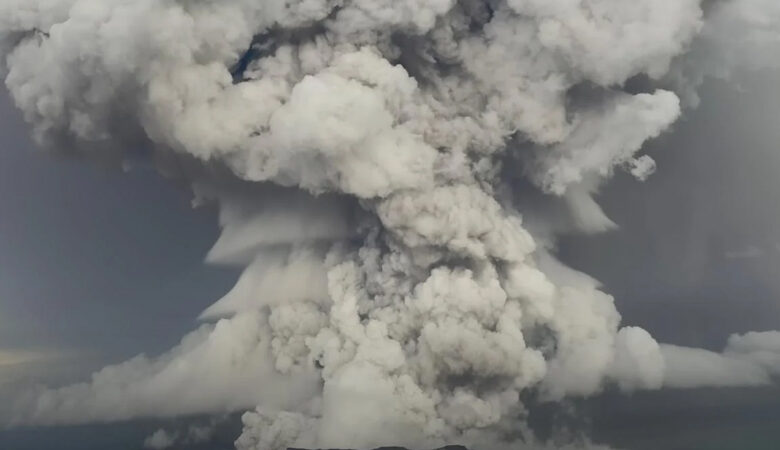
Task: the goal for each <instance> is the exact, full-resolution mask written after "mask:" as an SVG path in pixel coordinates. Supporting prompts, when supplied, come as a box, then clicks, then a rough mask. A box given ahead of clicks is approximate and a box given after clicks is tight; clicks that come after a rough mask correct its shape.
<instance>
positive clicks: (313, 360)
mask: <svg viewBox="0 0 780 450" xmlns="http://www.w3.org/2000/svg"><path fill="white" fill-rule="evenodd" d="M779 18H780V7H779V6H778V3H777V2H775V1H774V0H737V1H733V2H729V1H709V2H708V1H705V0H641V1H640V0H634V1H626V0H190V1H185V0H1V1H0V51H2V52H3V54H4V55H5V59H4V62H5V67H4V70H5V72H4V75H5V82H6V86H7V87H8V89H9V91H10V93H11V95H12V97H13V99H14V101H15V103H16V105H17V106H18V107H19V109H21V110H22V111H23V113H24V116H25V118H26V120H27V121H28V122H29V123H30V124H31V125H32V127H33V130H34V133H35V137H36V138H37V139H38V141H39V142H40V143H41V145H43V146H45V147H47V148H50V149H51V150H52V151H54V152H64V153H66V154H74V155H78V156H81V157H84V158H88V159H95V160H100V161H107V162H109V163H112V162H113V163H119V164H123V163H124V164H128V165H132V164H134V163H138V161H153V162H154V163H155V164H156V165H157V167H158V168H159V170H160V171H161V172H162V173H163V174H165V175H166V176H170V177H173V178H177V179H183V180H186V181H187V182H188V183H190V184H191V185H192V188H193V192H194V196H195V200H196V203H201V202H213V203H216V204H217V205H218V206H219V210H220V223H221V225H222V230H223V232H222V235H221V236H220V237H219V240H218V241H217V243H216V245H215V246H214V248H213V249H212V251H211V253H210V254H209V256H208V259H209V261H210V262H212V263H216V264H231V265H239V266H241V267H244V272H243V274H242V275H241V276H240V279H239V280H238V282H237V284H236V286H235V288H234V289H233V290H231V291H230V292H229V293H228V294H227V295H226V296H225V297H223V298H222V299H220V300H219V301H218V302H216V303H215V304H214V305H213V306H211V307H210V308H208V309H207V310H206V311H204V312H203V314H202V316H201V317H202V319H203V320H204V324H203V325H202V327H201V328H200V329H199V330H197V331H195V332H193V333H191V334H189V335H187V336H186V337H185V338H183V340H182V342H181V344H180V345H179V346H177V347H176V348H174V349H173V350H171V351H170V352H168V353H166V354H164V355H161V356H159V357H157V358H147V357H144V356H139V357H137V358H134V359H132V360H130V361H127V362H125V363H122V364H119V365H116V366H110V367H107V368H105V369H103V370H101V371H99V372H97V373H95V374H94V375H93V377H92V379H91V380H90V381H88V382H85V383H81V384H76V385H71V386H65V387H62V388H56V389H44V390H40V391H36V392H31V393H29V394H27V395H24V396H22V397H20V398H19V399H18V402H17V406H16V407H15V409H14V415H13V417H10V418H9V420H10V421H11V422H12V423H16V424H18V423H37V424H53V423H73V422H87V421H112V420H124V419H130V418H135V417H145V416H153V417H170V416H175V415H182V414H195V413H219V412H225V411H241V410H249V409H251V410H252V412H249V413H246V414H245V415H244V418H243V420H244V432H243V434H242V435H241V437H240V438H239V439H238V440H237V442H236V445H237V447H238V448H239V449H242V450H249V449H258V450H275V449H283V448H286V447H288V446H290V447H337V446H342V447H354V448H359V447H369V446H378V445H388V444H396V445H407V446H411V447H427V448H433V447H436V446H440V445H444V444H448V443H463V444H467V445H470V446H473V448H475V449H479V448H490V449H494V448H503V447H502V446H505V447H506V448H517V447H518V445H527V446H529V447H531V446H534V445H543V444H542V443H538V442H536V439H535V438H534V436H533V433H532V432H530V431H529V430H528V428H527V427H526V426H525V425H524V418H525V417H526V415H527V410H526V407H525V406H524V402H523V399H524V398H525V396H526V395H527V394H528V393H533V395H535V396H538V398H540V399H542V400H544V401H555V400H559V399H563V398H566V397H571V396H588V395H592V394H595V393H598V392H599V391H601V390H602V389H603V388H604V387H605V386H608V385H610V384H613V385H616V386H618V387H619V388H620V389H622V390H633V389H656V388H661V387H662V386H671V387H691V386H702V385H715V386H719V385H753V384H763V383H768V382H769V381H770V378H771V376H772V375H773V374H774V373H775V372H777V371H778V370H779V369H780V345H779V344H780V334H777V333H752V334H748V335H745V336H734V337H732V339H731V340H730V341H729V346H728V348H727V349H726V350H725V351H724V352H723V353H713V352H708V351H705V350H701V349H692V348H682V347H673V346H664V345H659V344H658V343H657V342H656V341H655V340H654V339H653V338H652V337H651V336H650V335H649V334H648V333H647V332H646V331H644V330H642V329H640V328H636V327H628V328H621V327H620V315H619V314H618V312H617V311H616V309H615V307H614V305H613V299H612V297H611V296H609V295H608V294H606V293H605V292H602V291H601V290H600V289H599V286H598V283H597V282H595V281H594V280H592V279H591V278H589V277H588V276H587V275H584V274H581V273H578V272H576V271H574V270H572V269H569V268H567V267H566V266H564V265H563V264H562V263H560V262H558V261H557V260H556V259H555V257H554V251H553V250H554V243H555V237H556V235H559V234H560V233H572V232H585V233H593V232H598V231H603V230H606V229H609V228H611V227H613V226H614V224H613V223H612V222H611V221H610V220H609V218H607V217H606V216H605V214H604V213H603V212H602V211H601V209H600V208H599V206H598V204H597V203H596V202H595V201H594V199H593V197H592V195H593V194H594V193H595V192H596V191H597V190H598V188H599V187H600V185H601V184H602V183H603V182H604V181H605V180H606V179H608V178H609V177H610V176H611V175H612V174H613V173H614V172H615V171H620V170H625V171H628V172H630V173H631V174H633V175H634V176H635V177H636V178H638V179H640V180H643V179H645V178H646V177H648V176H650V175H651V173H652V172H653V170H654V169H655V163H654V161H653V160H652V159H651V158H650V157H649V156H647V155H643V154H641V148H642V146H643V144H644V143H645V142H646V141H647V140H649V139H652V138H654V137H657V136H658V135H660V134H661V133H663V132H665V131H666V130H668V129H669V127H670V126H672V124H673V123H674V122H675V121H676V120H677V119H678V118H679V117H680V115H681V111H682V110H683V109H684V107H686V106H688V105H691V106H692V105H694V104H695V88H696V86H697V85H698V84H699V83H700V82H701V79H702V77H704V76H707V75H714V76H728V74H729V71H730V69H731V68H734V67H736V66H742V65H746V64H751V65H755V66H760V65H764V64H770V63H772V61H764V60H763V59H762V58H761V57H760V56H754V57H751V56H750V55H756V53H750V52H743V51H742V49H744V48H749V47H750V46H753V47H754V48H756V49H759V51H758V54H761V52H765V51H766V49H768V48H778V45H777V44H778V42H780V39H779V38H780V35H779V34H778V28H777V26H776V24H777V23H778V20H777V19H779ZM735 30H737V31H739V32H738V33H735ZM724 36H728V37H729V38H728V39H726V38H724ZM734 36H743V37H744V39H742V40H735V39H733V37H734ZM681 98H682V99H683V101H681Z"/></svg>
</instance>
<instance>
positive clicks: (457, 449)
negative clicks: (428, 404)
mask: <svg viewBox="0 0 780 450" xmlns="http://www.w3.org/2000/svg"><path fill="white" fill-rule="evenodd" d="M287 450H306V449H303V448H288V449H287ZM318 450H346V449H335V448H331V449H318ZM373 450H409V449H407V448H404V447H379V448H375V449H373ZM435 450H468V449H467V448H466V447H464V446H462V445H448V446H446V447H440V448H437V449H435Z"/></svg>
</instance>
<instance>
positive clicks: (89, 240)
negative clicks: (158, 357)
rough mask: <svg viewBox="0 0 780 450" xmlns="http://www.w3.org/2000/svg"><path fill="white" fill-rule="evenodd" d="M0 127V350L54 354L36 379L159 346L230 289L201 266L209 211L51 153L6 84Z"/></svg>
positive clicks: (151, 185)
mask: <svg viewBox="0 0 780 450" xmlns="http://www.w3.org/2000/svg"><path fill="white" fill-rule="evenodd" d="M0 136H2V143H0V145H1V146H2V152H0V211H2V213H0V236H1V237H2V238H1V239H0V268H2V269H1V270H0V299H2V300H1V301H0V349H2V350H4V351H6V352H11V353H27V354H28V355H30V357H33V356H35V355H39V356H38V357H37V359H38V362H41V363H43V362H46V361H48V360H51V362H52V364H46V370H45V371H43V372H44V373H39V374H36V376H47V377H48V376H52V375H53V374H52V373H50V372H51V371H52V369H53V370H54V372H55V373H56V372H58V371H59V370H60V368H62V369H66V368H67V370H68V371H70V373H69V374H68V376H70V377H83V376H84V375H85V374H88V373H90V372H91V371H92V370H94V369H95V368H97V367H100V366H101V365H104V364H105V363H107V362H119V361H122V360H125V359H127V358H129V357H131V356H134V355H136V354H138V353H142V352H149V353H152V354H154V353H159V352H161V351H162V350H164V349H167V348H169V347H170V346H171V345H172V344H174V343H176V342H177V341H178V340H179V338H180V337H181V335H182V334H184V332H186V331H188V330H189V329H191V328H193V327H194V326H195V324H196V318H197V315H198V313H199V311H200V310H201V309H204V308H205V307H207V306H208V305H210V304H211V303H212V302H213V301H214V299H216V298H218V297H219V296H220V295H221V294H223V293H224V292H225V291H226V290H227V289H228V288H229V287H231V286H232V283H233V282H234V281H235V278H236V274H235V273H233V271H230V270H227V269H219V268H216V267H213V266H211V267H207V266H205V265H204V264H203V259H204V257H205V254H206V252H207V251H208V249H209V248H210V246H211V242H212V241H213V239H214V236H215V235H216V233H217V230H218V227H217V221H216V212H215V211H214V210H208V209H202V210H193V208H192V207H191V205H190V200H191V195H190V194H189V192H188V191H187V190H185V189H182V188H180V187H178V186H176V185H175V184H173V183H171V182H168V181H166V180H164V179H163V178H161V177H160V176H159V175H157V173H155V172H154V171H153V170H151V169H144V168H136V169H135V170H132V171H130V172H122V171H120V170H117V169H109V168H106V167H98V166H95V165H89V164H84V163H83V162H81V161H76V160H62V159H58V158H52V157H51V155H48V154H46V153H44V152H42V151H40V150H39V149H37V148H36V146H35V145H34V144H33V143H32V141H31V138H30V130H29V127H28V126H27V125H26V124H25V123H24V121H23V120H22V118H21V117H20V114H19V112H18V111H17V110H15V109H14V108H13V107H12V105H11V103H10V99H9V98H8V97H7V95H6V94H5V93H3V94H2V96H1V97H0ZM28 359H29V358H28ZM55 360H56V363H54V361H55ZM61 375H65V374H61Z"/></svg>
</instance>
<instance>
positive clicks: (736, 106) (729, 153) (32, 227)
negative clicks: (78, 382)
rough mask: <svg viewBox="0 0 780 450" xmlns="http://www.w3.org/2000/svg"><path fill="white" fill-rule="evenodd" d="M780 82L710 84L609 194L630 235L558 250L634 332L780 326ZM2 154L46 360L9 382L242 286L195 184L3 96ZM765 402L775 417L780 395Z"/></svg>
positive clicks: (24, 323)
mask: <svg viewBox="0 0 780 450" xmlns="http://www.w3.org/2000/svg"><path fill="white" fill-rule="evenodd" d="M779 82H780V75H778V74H777V73H761V74H755V75H751V76H749V77H744V78H742V80H741V86H740V89H735V88H734V87H733V85H727V84H725V83H720V82H709V83H708V84H707V85H706V86H705V87H704V89H703V91H702V98H703V99H704V102H703V103H702V104H701V106H700V108H699V109H698V110H696V111H691V112H688V113H687V116H686V118H685V119H684V120H682V121H681V122H679V123H678V124H676V126H675V131H674V132H673V133H672V134H669V135H667V136H664V137H663V138H661V139H659V140H657V141H656V142H654V143H652V144H651V145H650V147H649V148H648V151H649V152H650V153H651V154H652V155H653V157H654V158H655V159H656V160H657V161H658V165H659V170H658V172H657V173H656V174H655V175H653V176H652V177H651V178H650V179H649V180H648V181H647V182H646V183H639V182H637V181H635V180H633V179H629V177H625V176H618V177H617V178H616V179H615V180H614V181H613V182H612V183H611V184H610V185H609V186H608V187H607V188H606V189H604V191H603V195H601V198H600V202H601V203H602V205H604V207H605V210H606V211H607V213H608V215H609V216H610V217H611V218H612V219H613V220H614V221H615V222H616V223H617V224H618V225H620V227H621V230H619V231H615V232H612V233H608V234H605V235H602V236H597V237H593V236H588V237H570V238H567V239H564V240H563V241H562V242H561V245H560V254H561V256H562V258H563V259H564V260H565V261H567V262H568V263H570V264H572V265H573V266H574V267H576V268H579V269H582V270H585V271H586V272H587V273H589V274H591V275H593V276H595V277H596V278H598V279H599V280H601V281H602V282H603V283H604V284H605V289H606V291H607V292H610V293H612V294H614V295H615V296H616V300H617V303H618V309H619V310H620V311H621V312H622V313H623V315H624V319H625V321H626V323H628V324H638V325H641V326H643V327H645V328H647V329H648V330H649V331H650V332H651V333H652V334H653V335H654V336H655V337H656V338H658V340H659V341H662V342H668V343H676V344H684V345H691V346H703V347H709V348H713V349H720V348H722V346H723V343H724V341H725V339H726V338H727V337H728V335H729V334H731V333H733V332H744V331H748V330H765V329H767V330H768V329H780V295H779V294H780V277H778V268H780V264H779V263H780V256H779V255H780V251H779V250H778V248H780V231H778V230H780V196H778V195H777V193H778V192H780V179H779V178H778V177H777V172H778V168H780V152H778V148H777V147H778V142H780V123H778V105H780V91H779V90H778V89H776V86H778V83H779ZM0 146H2V149H0V150H1V151H0V350H2V351H4V352H6V354H17V355H24V354H29V355H39V356H41V357H43V358H45V359H44V360H43V361H45V362H46V363H45V364H39V365H35V364H26V363H25V364H16V365H14V364H6V365H2V364H0V380H5V381H8V380H9V379H10V378H11V377H12V378H14V379H15V380H17V381H18V379H22V378H26V379H46V380H51V379H52V378H63V379H64V378H68V379H73V378H78V377H83V375H84V373H85V372H88V371H89V370H91V369H92V368H95V367H99V366H101V365H103V364H105V363H108V362H118V361H122V360H124V359H126V358H127V357H129V356H132V355H134V354H136V353H140V352H148V353H150V354H154V353H158V352H161V351H163V350H164V349H166V348H169V347H170V346H171V345H172V344H173V343H174V342H175V341H177V340H178V338H179V337H180V336H181V335H183V334H184V333H185V332H186V331H187V330H189V329H191V328H193V327H194V326H195V323H196V322H195V318H196V317H197V315H198V313H199V312H200V311H201V310H202V309H203V308H205V307H206V306H208V305H209V304H210V303H211V302H212V301H214V300H215V299H217V298H218V297H219V296H220V295H221V294H222V293H224V292H225V291H226V290H227V289H228V288H229V287H230V286H231V284H232V282H233V281H234V280H235V277H236V274H235V273H233V272H231V271H229V270H224V269H217V268H214V267H207V266H205V265H204V264H203V263H202V260H203V257H204V255H205V253H206V252H207V250H208V248H209V247H210V245H211V244H212V242H213V241H214V239H215V237H216V235H217V226H216V217H215V212H214V211H212V210H204V211H193V210H192V209H191V207H190V204H189V195H188V193H187V192H186V191H184V190H181V189H180V188H179V187H176V186H174V185H173V184H171V183H168V182H167V181H165V180H162V179H161V178H160V177H158V176H157V175H156V174H155V173H153V172H152V171H151V170H145V169H136V170H134V171H132V172H130V173H120V172H117V171H110V170H105V169H102V168H97V167H93V166H89V165H86V164H82V163H79V162H76V161H62V160H54V159H53V158H51V157H49V156H47V155H43V154H41V153H39V152H36V150H35V147H34V145H33V144H32V143H31V141H30V139H29V137H28V129H27V127H26V126H25V125H24V124H23V122H22V120H21V118H20V117H19V114H18V112H16V111H15V110H13V109H12V107H11V105H10V104H9V100H8V98H7V97H6V96H5V95H4V94H3V95H2V96H0ZM60 381H61V380H60ZM647 395H655V394H647ZM731 395H733V394H731ZM762 407H768V408H770V409H772V410H774V411H776V410H777V409H780V399H778V400H777V401H776V402H774V403H773V402H769V406H767V400H766V398H764V399H762ZM59 432H60V433H61V432H62V431H59ZM120 435H121V433H120ZM5 436H6V439H7V438H8V435H5ZM133 436H135V434H133ZM16 438H18V436H17V437H16ZM28 438H29V436H28ZM19 439H22V440H21V441H19V442H25V441H24V439H23V438H19ZM19 445H22V444H19ZM29 445H32V444H29ZM100 445H109V444H104V443H103V441H101V444H100ZM133 445H135V444H133ZM87 447H88V445H86V444H83V443H82V444H81V447H80V448H87ZM20 448H21V447H20ZM28 448H33V447H28ZM128 448H132V447H128ZM756 448H759V447H756Z"/></svg>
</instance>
